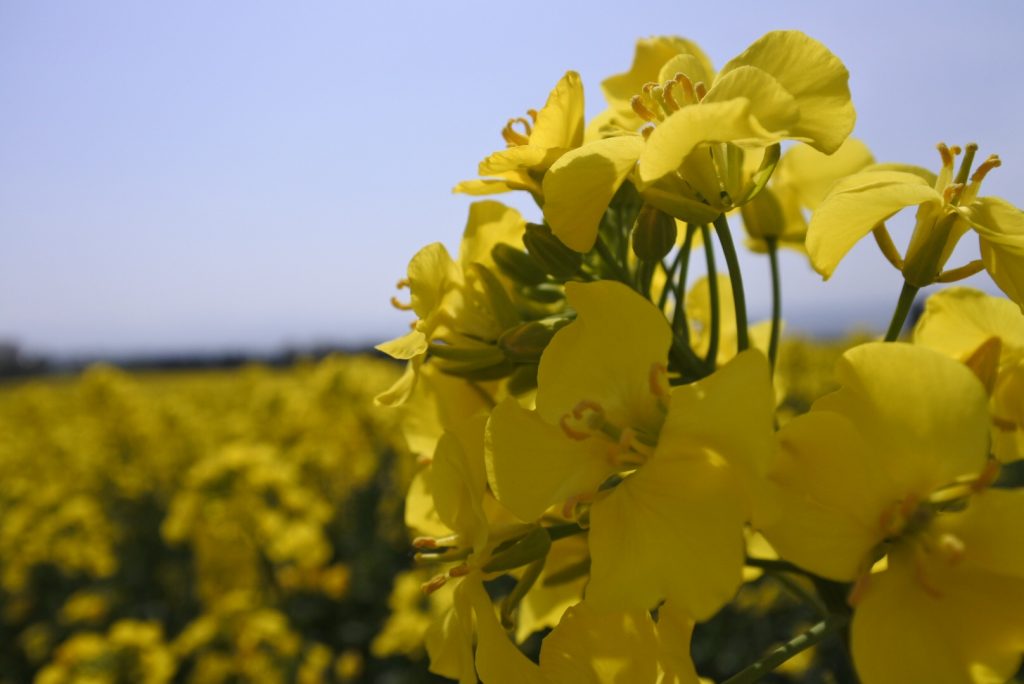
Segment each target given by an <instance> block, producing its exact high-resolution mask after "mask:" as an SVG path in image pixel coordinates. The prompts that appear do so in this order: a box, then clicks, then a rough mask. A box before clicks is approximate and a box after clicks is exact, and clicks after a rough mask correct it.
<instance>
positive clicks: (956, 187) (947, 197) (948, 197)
mask: <svg viewBox="0 0 1024 684" xmlns="http://www.w3.org/2000/svg"><path fill="white" fill-rule="evenodd" d="M962 194H964V185H963V183H950V184H949V185H947V186H946V189H945V190H943V191H942V199H943V200H944V201H945V202H946V204H956V203H957V202H959V201H960V196H961V195H962Z"/></svg>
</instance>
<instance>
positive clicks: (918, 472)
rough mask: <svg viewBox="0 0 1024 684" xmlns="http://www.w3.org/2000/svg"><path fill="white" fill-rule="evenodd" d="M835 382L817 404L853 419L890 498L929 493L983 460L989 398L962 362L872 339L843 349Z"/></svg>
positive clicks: (978, 466)
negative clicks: (836, 383) (888, 488)
mask: <svg viewBox="0 0 1024 684" xmlns="http://www.w3.org/2000/svg"><path fill="white" fill-rule="evenodd" d="M836 381H837V382H838V383H839V385H840V389H839V390H837V391H835V392H833V393H832V394H829V395H826V396H825V397H823V398H821V399H819V400H818V401H817V402H816V403H815V404H814V407H813V410H815V411H819V410H825V411H835V412H836V413H840V414H842V415H844V416H846V417H847V418H849V419H850V420H851V421H852V422H853V424H854V425H855V426H856V428H857V429H858V430H859V431H860V433H861V434H862V435H863V436H864V437H865V439H866V440H867V441H868V444H869V447H870V450H871V451H872V453H873V454H874V455H876V458H877V462H878V466H879V468H880V470H881V471H882V472H884V474H885V476H886V477H887V479H888V481H889V483H890V486H891V489H890V490H888V491H887V492H885V493H886V494H887V495H889V496H890V498H892V499H894V500H900V499H902V498H903V497H905V496H907V495H909V494H915V495H917V496H918V497H919V498H921V499H924V498H925V497H927V496H928V495H929V494H931V493H932V492H933V491H935V490H936V489H938V488H939V487H941V486H944V485H946V484H949V483H950V482H952V481H953V480H954V479H956V478H957V477H959V476H962V475H974V474H977V473H978V472H979V471H981V469H982V468H983V467H984V465H985V460H986V459H987V457H988V446H989V437H988V433H989V421H990V418H989V413H988V397H987V396H986V394H985V388H984V387H983V386H982V384H981V382H980V381H979V380H978V378H977V377H975V375H974V373H972V372H971V371H970V369H968V368H967V367H966V366H965V365H963V364H962V363H959V362H957V361H954V360H953V359H950V358H948V357H946V356H943V355H942V354H939V353H938V352H934V351H932V350H930V349H925V348H923V347H918V346H914V345H910V344H904V343H900V342H885V343H882V342H872V343H869V344H863V345H860V346H858V347H854V348H853V349H851V350H849V351H847V352H846V353H845V354H844V355H843V357H842V358H841V359H840V360H839V363H837V364H836Z"/></svg>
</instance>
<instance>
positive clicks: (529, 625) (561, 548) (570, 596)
mask: <svg viewBox="0 0 1024 684" xmlns="http://www.w3.org/2000/svg"><path fill="white" fill-rule="evenodd" d="M589 561H590V552H589V550H588V547H587V539H586V537H585V536H584V535H575V536H572V537H567V538H565V539H562V540H559V541H558V543H556V544H553V545H552V546H551V551H550V552H549V553H548V558H547V560H546V561H545V563H544V570H543V571H542V572H541V575H540V578H539V579H538V580H537V583H536V584H534V585H533V588H532V589H530V591H529V593H528V594H527V595H526V597H525V598H523V602H522V603H520V604H519V615H518V616H517V618H518V619H517V620H516V641H517V642H518V643H522V642H523V641H525V640H526V638H527V637H529V636H530V635H531V634H533V633H534V632H537V631H539V630H541V629H544V628H545V627H554V626H555V625H557V624H558V622H559V621H560V620H561V619H562V615H563V614H564V613H565V611H566V609H567V608H569V607H571V606H574V605H576V604H577V603H579V602H580V601H582V600H583V587H584V585H585V584H586V583H587V573H586V572H581V573H580V575H579V577H577V578H576V579H572V580H568V581H564V582H559V583H556V584H552V585H548V584H547V583H546V582H545V580H547V579H548V578H550V577H552V576H554V575H555V574H556V573H559V572H563V571H566V570H569V569H571V568H574V567H575V568H578V567H580V565H581V564H582V563H589Z"/></svg>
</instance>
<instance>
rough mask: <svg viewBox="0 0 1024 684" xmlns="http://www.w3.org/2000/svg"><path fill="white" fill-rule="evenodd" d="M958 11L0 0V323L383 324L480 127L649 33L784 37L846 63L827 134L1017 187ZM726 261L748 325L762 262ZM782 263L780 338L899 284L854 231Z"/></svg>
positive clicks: (196, 343)
mask: <svg viewBox="0 0 1024 684" xmlns="http://www.w3.org/2000/svg"><path fill="white" fill-rule="evenodd" d="M925 5H927V6H928V11H927V12H925V11H923V9H922V8H923V7H924V6H925ZM977 5H978V6H975V7H970V6H968V5H967V4H966V3H963V2H930V3H916V2H898V1H896V0H889V1H888V2H875V1H864V0H862V1H859V2H856V3H809V2H808V3H799V2H773V3H765V2H734V3H729V4H725V3H692V2H679V1H677V2H651V3H641V2H636V3H595V2H558V3H554V2H549V3H540V2H525V1H524V2H516V3H500V4H499V3H479V2H447V3H441V2H437V3H423V2H408V3H385V2H378V3H375V4H374V5H373V7H372V8H371V7H370V6H369V5H367V4H363V3H359V4H356V3H348V2H312V1H311V2H303V3H262V2H241V1H236V2H231V1H224V2H217V3H209V2H198V1H194V2H193V1H183V2H175V3H164V4H157V3H137V2H106V1H102V0H98V1H95V2H89V3H82V2H71V1H70V0H68V1H64V2H60V1H55V2H45V3H43V2H22V3H15V2H4V3H0V101H2V102H3V103H4V105H3V107H0V150H2V153H0V239H2V242H0V244H2V246H3V248H2V249H0V339H10V340H15V341H17V342H19V343H20V344H22V346H24V347H27V348H29V349H33V350H38V351H45V352H57V353H75V352H86V353H89V352H92V353H97V352H102V353H125V352H157V351H175V350H177V351H196V350H223V349H245V350H268V349H272V348H275V347H277V346H279V345H281V344H284V343H292V344H300V345H302V344H309V343H314V342H318V341H333V342H349V343H359V342H367V341H376V340H380V339H384V338H387V337H391V336H394V335H397V334H400V333H401V332H402V331H403V330H404V329H405V326H406V325H407V321H408V315H407V314H403V313H401V312H396V311H393V310H392V309H391V308H390V307H389V305H388V299H389V298H390V297H391V295H392V294H394V289H393V288H394V283H395V281H396V280H397V279H398V278H400V277H401V276H402V275H403V274H404V270H405V265H406V263H407V262H408V259H409V257H411V256H412V254H414V253H415V252H416V251H417V250H418V249H419V248H420V247H422V246H423V245H425V244H427V243H428V242H433V241H435V240H441V241H443V242H445V243H447V244H448V245H449V246H454V245H455V244H457V241H458V236H459V234H460V232H461V230H462V227H463V224H464V221H465V215H466V210H467V206H468V204H469V202H470V201H471V200H470V199H469V198H467V197H463V196H458V195H452V194H451V187H452V186H453V185H454V184H455V183H456V182H458V181H459V180H462V179H464V178H471V177H473V176H474V175H475V169H476V164H477V162H478V161H479V160H480V159H481V158H483V157H484V156H486V155H487V154H488V153H490V152H491V151H493V150H495V149H497V148H498V147H500V146H501V138H500V135H499V131H500V128H501V126H502V125H503V124H504V122H505V120H506V119H508V118H509V117H512V116H519V115H521V114H522V113H523V112H524V110H526V109H527V108H530V107H538V106H539V105H541V104H543V102H544V99H545V98H546V96H547V93H548V91H549V90H550V89H551V88H552V86H553V85H554V84H555V82H556V81H557V80H558V78H559V77H560V76H561V75H562V74H563V73H564V72H565V70H567V69H576V70H577V71H579V72H580V73H581V74H582V76H583V79H584V84H585V87H586V89H587V95H588V102H587V110H588V113H589V114H591V115H593V114H596V113H597V112H598V111H600V110H601V109H602V107H603V102H602V100H601V97H600V92H599V90H598V84H599V83H600V81H601V79H602V78H604V77H606V76H608V75H611V74H613V73H616V72H619V71H623V70H625V69H626V68H627V67H628V66H629V62H630V60H631V57H632V51H633V43H634V41H635V40H636V39H637V38H638V37H641V36H648V35H654V34H668V33H675V34H679V35H684V36H686V37H689V38H691V39H693V40H695V41H697V42H698V43H700V44H701V45H702V46H703V47H704V48H705V50H706V51H707V52H708V53H709V55H710V56H711V57H712V59H713V60H714V62H715V63H716V64H718V65H721V64H722V63H724V62H725V61H726V60H727V59H728V58H729V57H731V56H732V55H734V54H736V53H737V52H739V51H741V50H742V49H743V48H744V47H746V45H748V44H749V43H750V42H751V41H753V40H754V39H756V38H757V37H758V36H760V35H761V34H762V33H764V32H766V31H769V30H772V29H777V28H796V29H801V30H803V31H805V32H807V33H808V34H810V35H812V36H814V37H816V38H818V39H819V40H821V41H823V42H824V43H825V44H826V45H828V46H829V47H830V48H831V49H832V50H833V51H834V52H835V53H836V54H837V55H839V56H840V57H841V58H842V59H843V60H844V62H845V63H846V64H847V66H848V68H849V69H850V71H851V74H852V76H851V89H852V92H853V97H854V104H855V106H856V107H857V110H858V124H857V129H856V131H855V135H857V136H858V137H860V138H862V139H863V140H865V141H866V142H867V143H868V145H869V146H870V147H871V148H872V149H873V150H874V152H875V154H876V156H877V157H878V158H879V159H880V160H887V161H904V162H910V163H917V164H922V165H926V166H929V167H932V168H934V167H935V166H936V165H937V160H938V156H937V154H936V153H935V151H934V145H935V143H936V142H938V141H940V140H945V141H947V142H949V143H950V144H953V143H961V144H962V143H964V142H966V141H968V140H975V141H977V142H978V143H980V145H981V154H982V155H985V154H987V153H989V152H997V153H999V154H1000V156H1001V157H1002V159H1003V163H1004V165H1003V167H1002V168H1000V169H998V170H997V171H995V172H994V173H993V174H991V175H990V177H989V179H988V180H987V181H986V185H985V194H995V195H1000V196H1003V197H1005V198H1007V199H1008V200H1010V201H1011V202H1014V203H1015V204H1017V205H1021V204H1024V182H1022V181H1024V135H1022V133H1021V131H1020V128H1019V121H1020V118H1021V111H1024V77H1022V74H1024V50H1021V44H1020V43H1021V36H1022V35H1024V3H1021V2H1019V1H1017V0H993V1H991V2H985V3H978V4H977ZM515 204H516V206H519V207H524V208H529V205H528V204H526V203H523V202H521V201H518V202H516V203H515ZM896 232H897V239H898V240H899V237H900V235H899V233H900V231H899V228H898V227H897V229H896ZM904 236H905V235H904ZM966 242H968V243H970V244H968V245H967V248H966V249H965V250H964V251H963V257H962V258H964V259H966V258H970V257H971V256H972V255H973V254H974V253H975V252H976V249H977V247H976V244H974V243H973V241H971V240H969V239H968V240H966ZM744 264H745V274H749V275H747V276H746V278H747V281H748V283H750V285H749V287H750V289H751V292H750V294H749V299H750V307H751V313H752V317H753V318H754V319H755V320H756V319H757V318H758V317H763V316H765V315H766V314H767V312H768V301H769V299H768V293H767V291H766V287H767V273H766V268H767V267H766V266H765V264H764V262H763V260H762V259H761V258H759V257H754V256H751V257H746V258H745V259H744ZM783 268H784V269H785V273H784V285H783V287H784V289H785V297H786V311H787V313H788V314H789V318H790V329H827V330H835V329H837V328H839V327H842V326H843V325H844V324H845V323H846V322H849V324H850V325H854V324H858V323H860V324H868V325H874V326H875V327H876V328H881V327H883V326H884V324H885V322H886V320H887V319H888V316H889V315H890V313H891V308H892V306H893V304H894V302H895V299H896V296H897V294H898V291H899V286H900V279H899V275H898V274H897V273H896V272H895V271H893V270H892V269H891V268H890V267H888V266H887V265H886V264H885V263H884V261H883V260H882V259H881V257H880V256H879V255H878V254H877V252H876V250H875V248H874V246H873V245H871V244H865V245H862V246H860V247H858V248H857V249H856V250H855V252H854V253H853V254H852V255H851V257H850V259H849V260H848V261H847V262H844V263H843V264H842V265H841V266H840V269H839V271H838V272H837V274H836V276H835V277H834V278H833V279H832V280H830V281H829V282H828V283H825V284H822V283H821V282H820V279H819V278H818V277H817V276H816V275H814V274H813V273H812V272H811V271H810V269H809V268H808V267H807V265H806V263H805V262H804V261H803V260H802V259H801V258H800V257H799V256H797V255H795V254H792V255H786V257H785V258H784V260H783ZM970 282H971V284H975V285H976V286H979V287H985V288H986V289H990V290H991V289H992V288H991V286H990V285H988V284H987V281H986V279H985V277H984V276H975V277H974V278H973V279H972V280H971V281H970Z"/></svg>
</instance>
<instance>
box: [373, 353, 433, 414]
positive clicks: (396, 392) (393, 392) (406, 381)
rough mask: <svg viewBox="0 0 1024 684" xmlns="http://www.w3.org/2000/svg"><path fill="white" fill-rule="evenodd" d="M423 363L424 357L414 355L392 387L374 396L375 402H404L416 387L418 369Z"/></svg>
mask: <svg viewBox="0 0 1024 684" xmlns="http://www.w3.org/2000/svg"><path fill="white" fill-rule="evenodd" d="M422 363H423V357H420V356H414V357H413V358H412V359H411V360H410V361H409V363H407V364H406V365H405V370H404V371H403V372H402V375H400V376H399V378H398V380H395V383H394V384H393V385H391V387H389V388H388V389H386V390H384V391H383V392H381V393H380V394H378V395H377V396H376V397H374V398H373V403H374V404H376V405H377V406H401V405H402V404H404V403H405V402H406V400H408V399H409V395H411V394H412V391H413V390H414V389H415V388H416V377H417V375H418V373H417V371H418V370H419V367H420V365H421V364H422Z"/></svg>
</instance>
